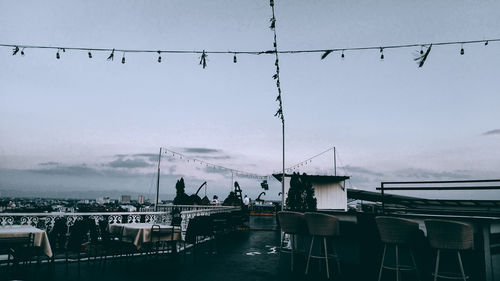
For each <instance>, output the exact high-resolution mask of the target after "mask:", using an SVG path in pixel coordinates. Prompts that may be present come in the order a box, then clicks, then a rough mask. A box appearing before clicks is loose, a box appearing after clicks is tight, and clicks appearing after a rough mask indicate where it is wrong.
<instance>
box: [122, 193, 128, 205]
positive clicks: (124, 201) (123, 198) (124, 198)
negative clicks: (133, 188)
mask: <svg viewBox="0 0 500 281" xmlns="http://www.w3.org/2000/svg"><path fill="white" fill-rule="evenodd" d="M121 202H122V203H123V204H130V195H122V201H121Z"/></svg>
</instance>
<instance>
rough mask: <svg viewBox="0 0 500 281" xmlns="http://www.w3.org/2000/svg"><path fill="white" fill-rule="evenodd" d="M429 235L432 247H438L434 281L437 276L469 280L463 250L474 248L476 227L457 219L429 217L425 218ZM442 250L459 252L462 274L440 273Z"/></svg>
mask: <svg viewBox="0 0 500 281" xmlns="http://www.w3.org/2000/svg"><path fill="white" fill-rule="evenodd" d="M425 228H426V229H427V237H428V239H429V244H430V245H431V247H432V248H434V249H437V257H436V267H435V269H434V281H436V280H437V278H438V277H439V278H446V279H462V280H464V281H465V280H467V278H469V276H466V275H465V272H464V267H463V264H462V257H461V255H460V251H461V250H472V249H473V248H474V229H473V227H472V226H471V225H470V224H467V223H464V222H457V221H446V220H437V219H429V220H425ZM441 251H451V252H456V253H457V258H458V265H459V267H460V275H458V274H456V273H442V274H441V275H440V274H439V262H440V260H439V258H440V254H441Z"/></svg>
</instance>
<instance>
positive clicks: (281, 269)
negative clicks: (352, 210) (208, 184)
mask: <svg viewBox="0 0 500 281" xmlns="http://www.w3.org/2000/svg"><path fill="white" fill-rule="evenodd" d="M258 219H260V218H258ZM270 219H272V220H274V217H269V218H264V219H263V220H264V221H265V220H270ZM267 226H268V227H267V228H268V229H269V224H267ZM257 229H259V230H240V231H237V232H234V233H231V234H229V235H228V236H226V237H224V238H223V239H219V240H218V241H217V253H213V252H212V249H213V247H212V245H211V242H206V243H204V244H202V245H201V247H199V248H197V251H196V254H195V255H193V254H192V253H189V254H186V255H185V256H184V255H183V253H180V254H178V256H177V257H173V256H168V255H167V256H161V257H159V258H156V257H145V256H144V257H133V258H121V259H116V260H114V261H113V260H110V259H108V260H107V261H106V262H101V263H100V262H99V260H97V262H95V263H94V262H93V261H91V262H87V261H86V260H85V261H82V262H81V265H80V270H78V264H77V263H76V262H72V263H69V265H68V267H67V268H66V263H65V262H55V263H53V264H47V263H42V264H41V265H36V264H32V265H31V266H29V267H27V268H26V269H22V270H11V272H10V273H8V274H7V275H6V273H5V269H4V268H2V269H1V273H0V274H1V275H3V276H2V277H0V280H53V281H59V280H60V281H63V280H64V281H66V280H78V281H80V280H81V281H86V280H89V281H101V280H102V281H104V280H106V281H111V280H120V281H129V280H130V281H137V280H172V281H175V280H179V281H180V280H182V281H189V280H196V281H200V280H204V281H209V280H217V281H220V280H236V281H246V280H277V281H279V280H304V279H309V280H318V278H319V279H324V278H321V276H322V275H321V276H319V275H318V274H315V273H313V274H312V275H310V276H307V278H306V276H305V275H304V274H303V272H304V266H303V264H304V258H303V257H302V258H301V257H300V256H299V255H297V261H296V263H297V268H296V270H295V272H294V273H293V274H292V273H291V272H290V270H289V269H290V262H289V261H290V256H289V254H283V257H282V259H281V261H280V258H279V253H278V251H277V250H278V245H279V241H280V233H279V232H278V231H273V230H262V228H259V227H257ZM314 268H316V270H317V269H318V265H316V267H313V268H312V269H314ZM323 270H324V267H323ZM323 274H325V273H324V272H323ZM335 279H336V280H338V278H335ZM348 280H352V279H348Z"/></svg>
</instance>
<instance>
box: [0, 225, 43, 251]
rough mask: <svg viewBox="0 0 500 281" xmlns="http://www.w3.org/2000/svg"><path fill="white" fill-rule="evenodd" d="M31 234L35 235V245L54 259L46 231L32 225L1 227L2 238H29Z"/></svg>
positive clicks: (0, 235) (0, 234)
mask: <svg viewBox="0 0 500 281" xmlns="http://www.w3.org/2000/svg"><path fill="white" fill-rule="evenodd" d="M29 233H33V234H34V235H35V237H34V245H35V246H36V247H40V248H41V249H42V251H43V252H44V253H45V255H47V256H48V257H49V258H50V257H52V248H51V247H50V243H49V237H48V236H47V232H45V230H42V229H38V228H36V227H34V226H31V225H7V226H0V237H5V238H7V237H22V236H28V235H29Z"/></svg>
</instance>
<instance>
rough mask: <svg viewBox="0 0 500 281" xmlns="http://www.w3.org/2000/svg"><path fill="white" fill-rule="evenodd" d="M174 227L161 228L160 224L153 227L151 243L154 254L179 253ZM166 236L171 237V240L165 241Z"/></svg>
mask: <svg viewBox="0 0 500 281" xmlns="http://www.w3.org/2000/svg"><path fill="white" fill-rule="evenodd" d="M174 231H175V229H174V227H173V226H172V227H163V228H162V227H161V226H160V225H158V224H155V225H152V226H151V235H150V240H149V243H150V245H151V249H152V250H153V252H154V253H155V254H156V255H158V253H159V252H160V251H161V252H162V254H164V253H165V252H166V251H169V252H170V253H174V252H177V241H176V240H174V238H175V237H174V236H175V233H174ZM165 236H169V237H170V240H166V239H164V238H165Z"/></svg>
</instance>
